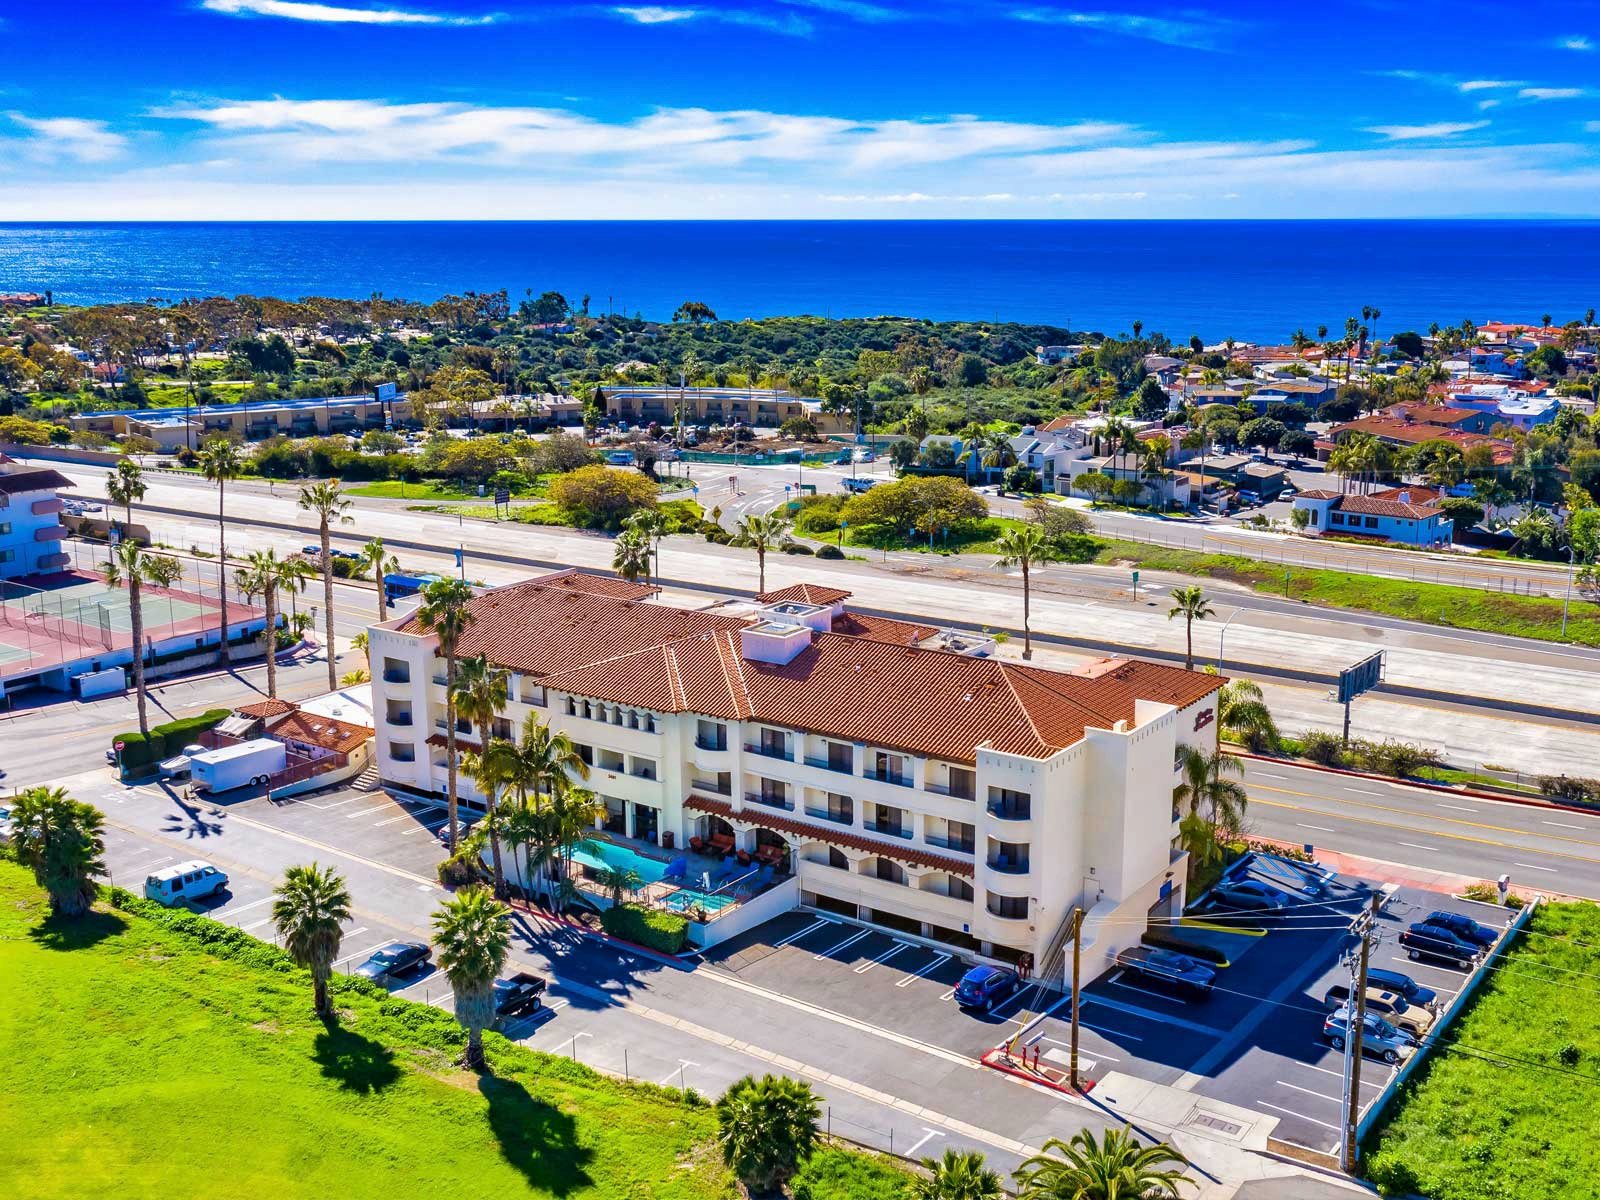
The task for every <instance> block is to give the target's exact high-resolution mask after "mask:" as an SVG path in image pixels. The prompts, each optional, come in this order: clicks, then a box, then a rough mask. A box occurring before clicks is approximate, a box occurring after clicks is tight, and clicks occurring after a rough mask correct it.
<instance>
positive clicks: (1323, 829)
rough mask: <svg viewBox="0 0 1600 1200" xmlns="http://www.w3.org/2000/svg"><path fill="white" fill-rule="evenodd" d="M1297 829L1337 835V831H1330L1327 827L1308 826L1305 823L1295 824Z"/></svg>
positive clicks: (1297, 822)
mask: <svg viewBox="0 0 1600 1200" xmlns="http://www.w3.org/2000/svg"><path fill="white" fill-rule="evenodd" d="M1295 828H1296V829H1315V830H1316V831H1317V832H1318V833H1337V832H1338V830H1336V829H1329V828H1328V827H1327V826H1326V825H1307V824H1306V823H1305V822H1304V821H1296V822H1295Z"/></svg>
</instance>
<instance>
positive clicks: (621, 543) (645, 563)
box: [611, 529, 650, 583]
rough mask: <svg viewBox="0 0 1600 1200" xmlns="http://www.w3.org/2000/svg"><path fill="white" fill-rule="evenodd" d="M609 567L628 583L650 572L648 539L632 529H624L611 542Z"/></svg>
mask: <svg viewBox="0 0 1600 1200" xmlns="http://www.w3.org/2000/svg"><path fill="white" fill-rule="evenodd" d="M611 569H612V570H613V571H615V572H616V573H617V574H618V575H621V576H622V577H623V578H624V579H626V580H627V581H628V582H629V583H633V582H634V581H636V580H637V579H638V578H639V576H641V575H648V574H649V573H650V539H649V538H648V537H646V536H645V535H644V534H642V533H639V532H638V531H636V530H633V529H624V530H623V531H622V532H621V533H619V534H618V535H617V540H616V541H615V542H613V543H612V555H611Z"/></svg>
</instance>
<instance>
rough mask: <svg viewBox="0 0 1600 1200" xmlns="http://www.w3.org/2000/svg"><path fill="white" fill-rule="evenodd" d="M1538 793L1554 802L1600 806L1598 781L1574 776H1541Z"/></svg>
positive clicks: (1599, 782) (1599, 780)
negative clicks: (1562, 801)
mask: <svg viewBox="0 0 1600 1200" xmlns="http://www.w3.org/2000/svg"><path fill="white" fill-rule="evenodd" d="M1539 791H1540V792H1542V793H1543V794H1544V795H1546V796H1549V797H1551V798H1552V799H1555V800H1568V801H1571V802H1572V803H1574V804H1600V779H1582V778H1579V777H1578V776H1576V775H1541V776H1539Z"/></svg>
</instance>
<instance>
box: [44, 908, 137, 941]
mask: <svg viewBox="0 0 1600 1200" xmlns="http://www.w3.org/2000/svg"><path fill="white" fill-rule="evenodd" d="M127 927H128V923H127V922H126V921H125V920H123V919H122V917H121V916H120V915H118V914H117V913H112V912H105V911H102V910H100V909H93V910H91V911H90V912H88V913H85V914H84V915H83V916H81V917H63V916H60V915H58V914H55V913H52V914H51V915H50V916H48V917H46V918H45V919H44V920H43V921H40V922H39V923H38V924H37V925H35V926H34V927H33V928H32V929H30V930H28V936H29V937H30V938H32V939H33V940H34V941H35V942H36V943H38V944H39V945H40V946H43V947H44V948H45V949H46V950H85V949H88V948H89V947H90V946H93V945H95V944H97V943H99V942H102V941H104V940H105V939H106V938H108V937H116V936H117V934H119V933H121V932H122V931H123V930H125V929H127Z"/></svg>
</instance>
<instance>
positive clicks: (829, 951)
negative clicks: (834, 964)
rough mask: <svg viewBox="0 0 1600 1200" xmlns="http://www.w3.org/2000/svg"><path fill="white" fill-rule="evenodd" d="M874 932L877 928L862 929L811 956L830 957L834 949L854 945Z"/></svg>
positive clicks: (814, 957) (815, 957) (818, 957)
mask: <svg viewBox="0 0 1600 1200" xmlns="http://www.w3.org/2000/svg"><path fill="white" fill-rule="evenodd" d="M876 932H877V930H875V929H863V930H862V931H861V932H860V933H858V934H855V935H854V936H852V937H847V938H845V940H844V941H842V942H840V943H839V944H838V945H837V946H830V947H829V948H828V949H826V950H824V951H823V952H822V953H821V954H813V955H812V956H811V957H812V958H813V959H824V958H830V957H832V956H833V954H834V952H835V951H838V950H843V949H845V948H846V947H849V946H854V945H855V944H856V943H857V942H859V941H860V940H861V939H862V938H864V937H870V936H871V935H872V934H874V933H876Z"/></svg>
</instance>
